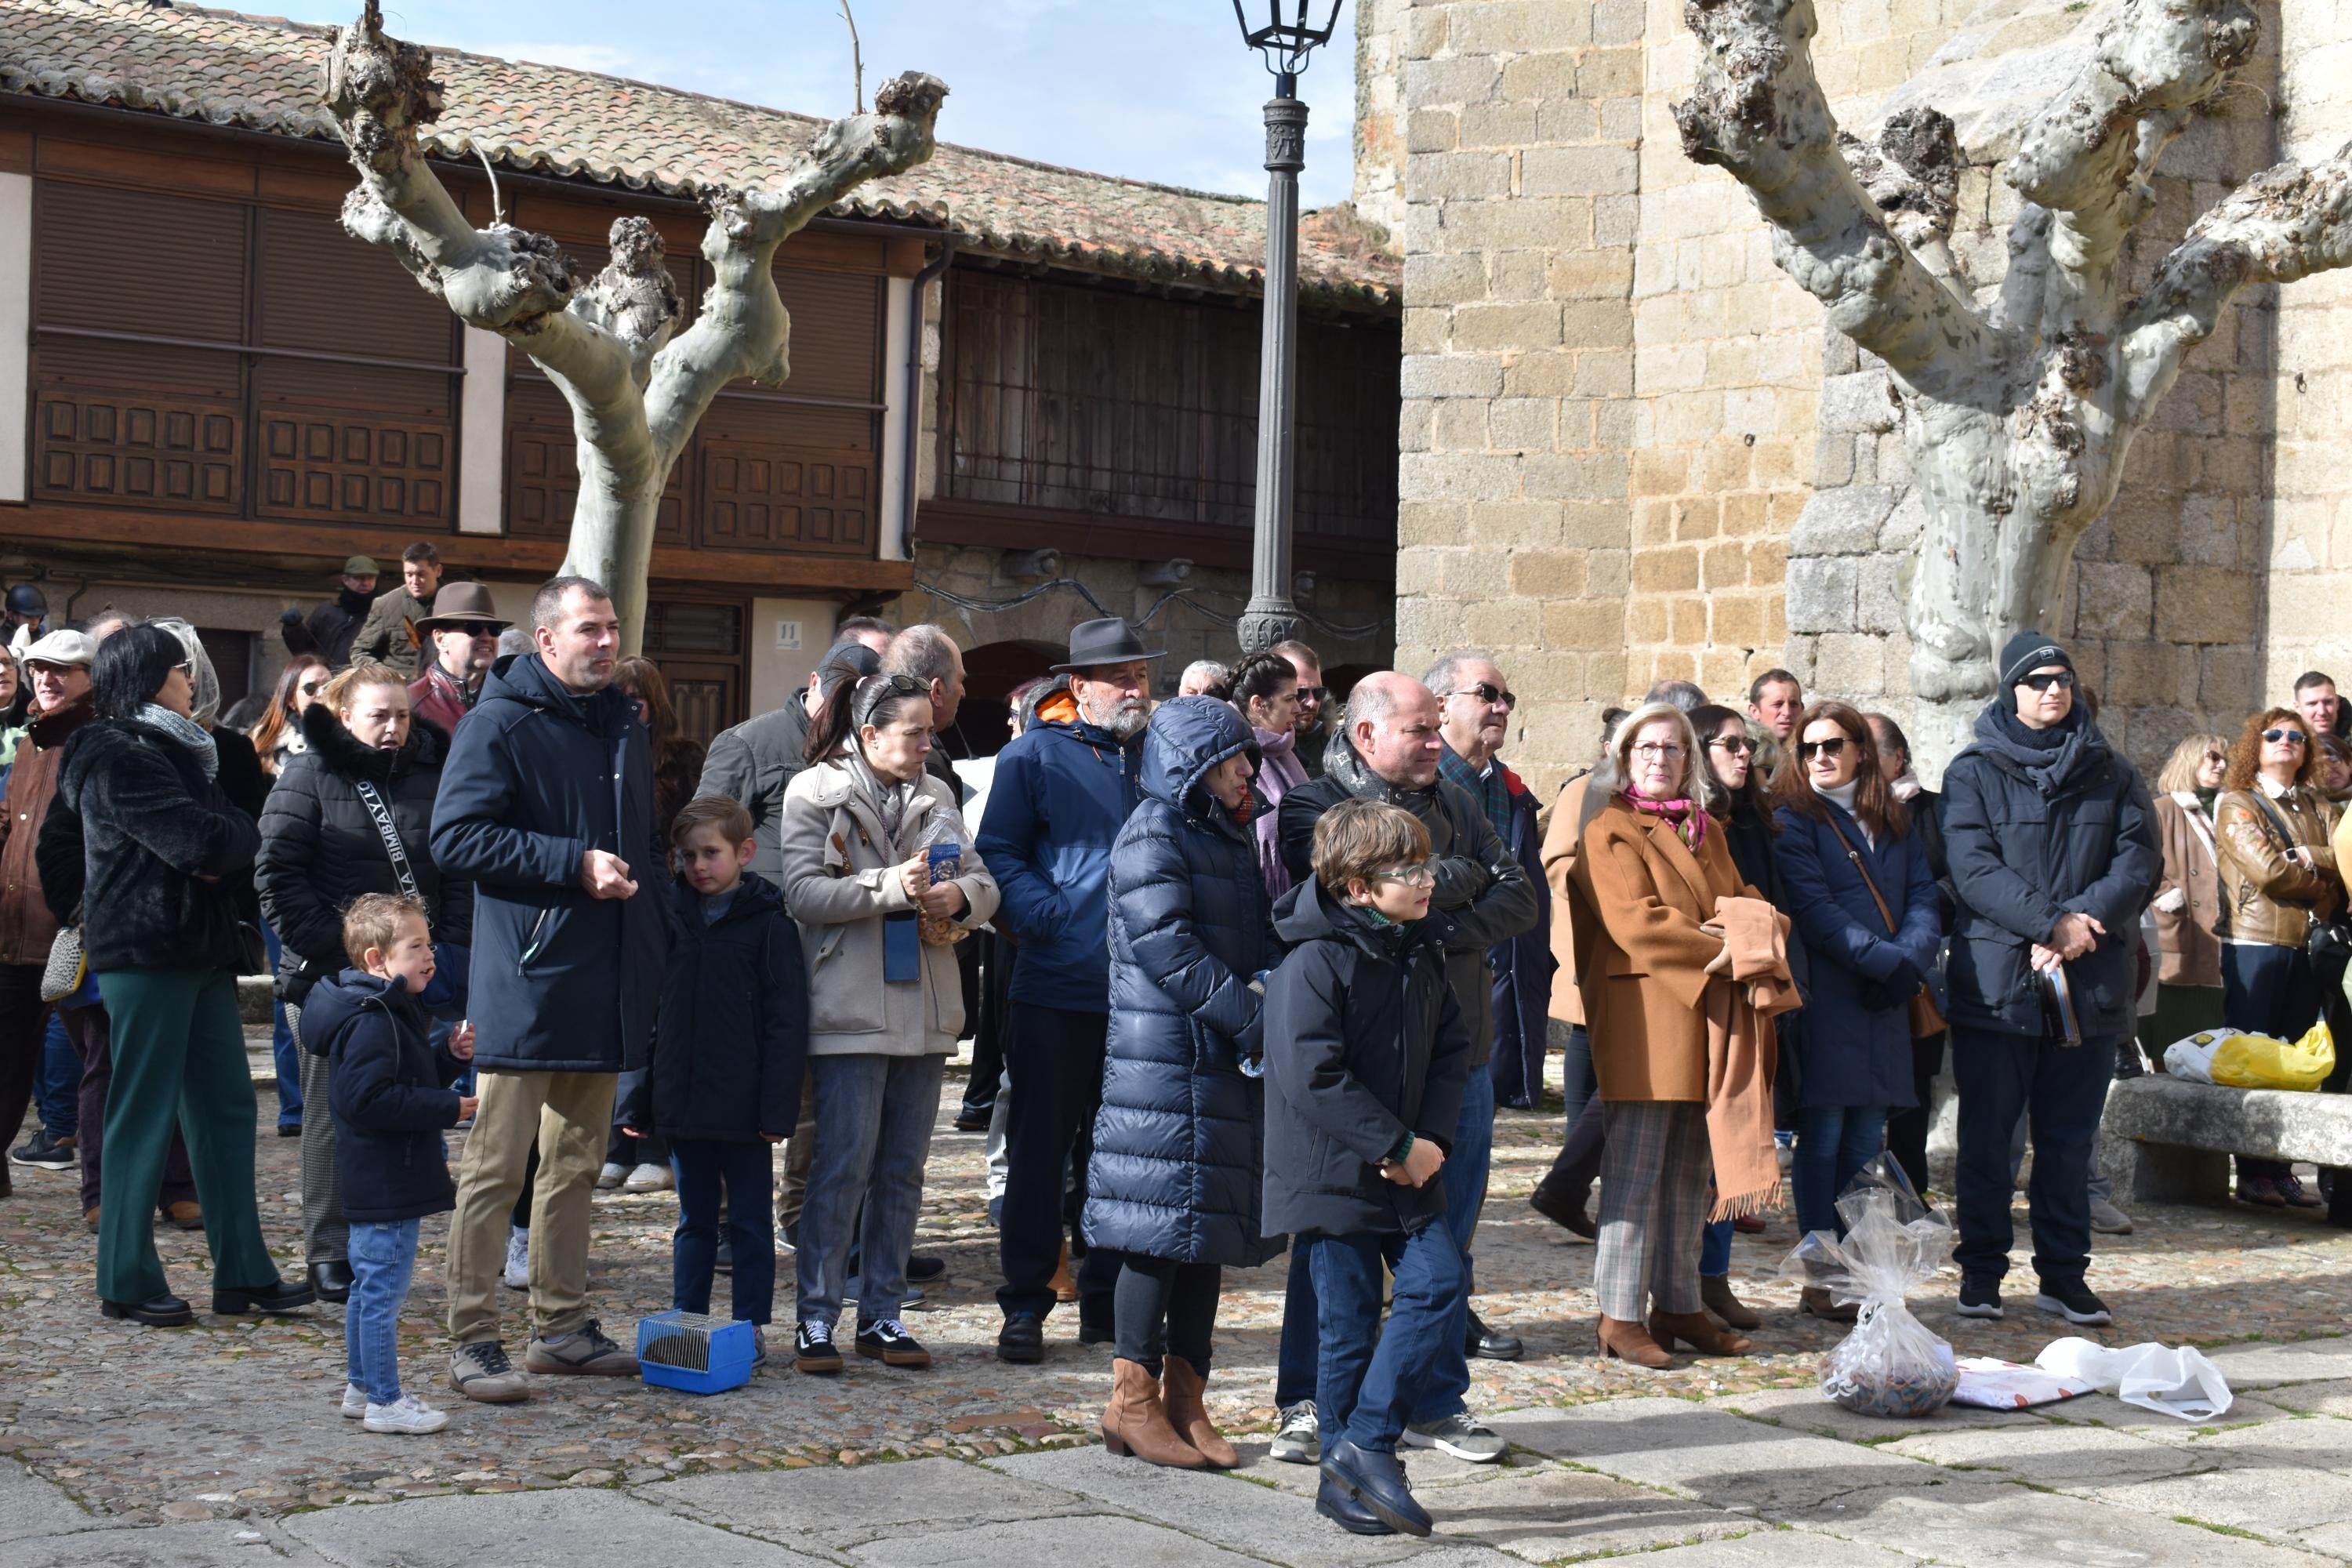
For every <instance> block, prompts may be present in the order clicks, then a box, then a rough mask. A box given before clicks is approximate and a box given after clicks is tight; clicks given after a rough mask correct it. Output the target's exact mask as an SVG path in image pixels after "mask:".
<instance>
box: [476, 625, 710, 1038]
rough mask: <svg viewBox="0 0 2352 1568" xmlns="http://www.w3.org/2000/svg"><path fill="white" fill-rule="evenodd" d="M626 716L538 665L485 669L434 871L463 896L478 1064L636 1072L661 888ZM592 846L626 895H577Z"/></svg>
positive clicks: (649, 1018)
mask: <svg viewBox="0 0 2352 1568" xmlns="http://www.w3.org/2000/svg"><path fill="white" fill-rule="evenodd" d="M646 752H647V746H646V727H645V725H643V724H642V723H640V722H639V721H638V720H637V714H636V706H635V704H634V703H632V702H630V701H629V700H627V699H626V698H625V697H624V696H622V695H621V693H620V692H618V691H616V690H614V689H612V688H611V687H607V688H605V689H604V690H602V691H596V692H591V693H589V694H587V695H585V696H581V695H576V694H574V693H572V692H571V691H569V690H567V689H565V688H564V686H563V684H562V682H561V681H559V680H557V679H555V677H554V676H553V675H551V674H550V673H549V672H548V669H547V667H546V665H545V664H544V663H542V662H541V659H540V657H539V655H537V654H524V655H509V657H507V658H501V659H499V661H498V663H496V664H494V665H492V666H491V667H490V672H489V674H488V676H487V677H485V678H484V679H483V682H482V696H481V700H479V701H478V702H477V703H476V704H475V705H474V711H473V715H472V716H471V717H470V718H468V719H467V721H466V722H465V723H464V724H463V725H462V726H461V727H460V728H459V730H458V732H457V736H456V738H455V739H454V740H452V742H450V747H449V760H448V761H447V762H446V763H443V764H442V769H441V794H440V798H439V800H438V801H437V802H436V805H435V806H434V809H433V836H432V851H433V859H434V861H435V863H436V865H438V866H439V867H440V868H441V874H442V876H444V877H445V878H451V877H454V878H459V879H465V880H467V881H470V882H472V883H473V885H474V923H473V953H472V957H471V961H470V964H469V970H470V973H469V976H468V978H469V983H470V994H469V996H468V998H467V1006H468V1017H469V1019H470V1021H471V1022H472V1023H473V1024H474V1026H475V1027H476V1029H477V1030H478V1036H479V1038H480V1040H481V1042H482V1044H481V1046H480V1047H479V1048H478V1050H477V1052H476V1055H475V1061H476V1063H477V1064H478V1065H479V1066H481V1067H485V1068H492V1069H496V1070H504V1071H510V1072H549V1071H552V1072H620V1071H624V1070H626V1069H630V1068H641V1067H643V1066H645V1065H646V1053H647V1049H648V1047H649V1046H650V1044H651V1040H652V1037H653V1027H654V1017H655V1015H656V1012H657V1011H658V1010H659V1008H660V1005H661V983H662V967H663V963H664V961H665V960H666V959H667V956H668V952H669V941H670V931H669V927H670V921H671V919H672V918H673V916H672V912H671V908H670V902H669V892H668V882H669V879H668V878H667V877H666V876H664V875H663V871H662V868H663V865H664V857H663V856H662V855H661V854H660V853H659V851H658V850H657V849H656V847H655V845H654V842H653V821H654V802H653V770H652V764H651V762H650V759H649V758H648V757H647V754H646ZM591 849H603V850H605V851H608V852H610V853H612V854H614V855H618V856H619V857H620V858H621V859H622V860H623V861H624V862H625V863H626V865H627V866H628V868H629V873H630V876H631V877H632V878H633V879H635V882H636V884H637V890H636V892H635V894H633V895H632V896H630V897H628V898H625V899H597V898H592V897H590V896H589V894H588V891H587V889H584V888H583V887H582V886H581V885H580V865H581V861H582V859H583V857H584V856H585V855H586V854H587V852H588V851H589V850H591Z"/></svg>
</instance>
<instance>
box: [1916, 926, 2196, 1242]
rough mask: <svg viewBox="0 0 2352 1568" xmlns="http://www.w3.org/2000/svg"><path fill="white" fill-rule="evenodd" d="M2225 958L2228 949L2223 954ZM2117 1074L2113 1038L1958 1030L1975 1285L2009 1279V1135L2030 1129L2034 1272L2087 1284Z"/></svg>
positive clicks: (1963, 1221) (1963, 1216) (1963, 1230)
mask: <svg viewBox="0 0 2352 1568" xmlns="http://www.w3.org/2000/svg"><path fill="white" fill-rule="evenodd" d="M2222 951H2223V952H2228V951H2229V950H2228V949H2227V948H2224V949H2223V950H2222ZM2115 1073H2116V1042H2115V1037H2113V1036H2100V1037H2095V1038H2092V1039H2086V1040H2084V1042H2083V1043H2082V1044H2081V1045H2079V1046H2062V1045H2059V1044H2057V1043H2056V1042H2054V1041H2052V1040H2045V1039H2041V1038H2038V1037H2034V1036H2031V1035H2005V1034H1999V1033H1995V1032H1994V1031H1992V1030H1989V1029H1987V1030H1978V1029H1970V1028H1969V1027H1967V1026H1960V1025H1955V1026H1953V1029H1952V1077H1953V1079H1955V1081H1956V1082H1957V1083H1958V1088H1959V1092H1960V1152H1959V1168H1958V1178H1959V1179H1958V1189H1959V1211H1960V1214H1959V1218H1960V1244H1959V1245H1958V1247H1954V1248H1953V1249H1952V1259H1953V1261H1954V1262H1956V1263H1958V1265H1959V1266H1960V1272H1961V1273H1962V1274H1963V1275H1965V1276H1969V1277H1971V1278H1976V1279H1989V1280H1994V1281H1998V1280H1999V1279H2000V1277H2001V1276H2002V1275H2004V1274H2006V1273H2008V1272H2009V1247H2010V1243H2011V1241H2012V1240H2014V1239H2015V1229H2014V1227H2013V1226H2012V1225H2011V1221H2010V1212H2009V1211H2010V1200H2011V1195H2012V1188H2011V1178H2010V1164H2009V1140H2010V1134H2011V1132H2012V1131H2014V1130H2015V1128H2016V1126H2017V1118H2018V1116H2019V1114H2020V1113H2021V1112H2022V1113H2024V1114H2025V1115H2027V1116H2029V1117H2030V1118H2031V1119H2032V1133H2033V1179H2032V1183H2031V1184H2029V1185H2028V1188H2027V1198H2028V1201H2029V1203H2030V1204H2031V1205H2032V1216H2033V1268H2034V1272H2035V1273H2036V1274H2038V1275H2039V1276H2040V1277H2041V1278H2042V1280H2043V1281H2045V1282H2047V1283H2051V1284H2071V1283H2073V1282H2075V1281H2078V1280H2080V1279H2082V1278H2083V1273H2084V1269H2086V1268H2089V1267H2090V1262H2091V1194H2090V1182H2089V1178H2090V1171H2091V1150H2092V1145H2093V1143H2094V1142H2095V1141H2096V1139H2097V1137H2098V1131H2099V1112H2100V1111H2102V1110H2105V1108H2106V1103H2107V1085H2108V1084H2109V1083H2111V1082H2113V1081H2114V1079H2115Z"/></svg>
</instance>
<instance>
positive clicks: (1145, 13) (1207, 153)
mask: <svg viewBox="0 0 2352 1568" xmlns="http://www.w3.org/2000/svg"><path fill="white" fill-rule="evenodd" d="M220 3H226V4H230V5H236V6H237V7H238V8H240V9H250V10H256V11H263V10H267V11H278V12H281V13H282V14H284V15H287V16H293V17H295V18H297V19H299V20H301V21H306V22H327V23H340V22H345V21H348V20H350V18H351V17H352V16H353V15H354V14H356V12H357V10H358V5H357V4H356V0H277V3H275V4H268V5H264V4H259V3H256V0H220ZM1247 4H1248V5H1250V6H1252V7H1253V8H1255V9H1259V10H1262V9H1263V8H1264V7H1265V4H1266V0H1247ZM851 5H852V8H853V9H854V10H855V11H856V15H857V25H858V31H859V33H860V35H861V37H863V39H864V43H865V57H866V84H867V91H868V93H869V94H870V93H871V91H872V88H873V84H874V83H875V82H876V81H877V80H879V79H883V78H885V77H887V76H890V75H892V74H894V73H896V72H898V71H901V70H906V69H910V68H913V69H922V70H928V71H930V72H931V73H932V74H934V75H936V76H940V77H942V78H944V79H946V80H947V83H948V85H949V87H950V89H951V91H952V96H950V99H949V100H948V106H947V109H946V110H945V111H944V113H943V114H942V115H941V117H940V134H941V136H943V137H945V138H946V139H948V140H950V141H954V142H961V143H963V144H965V145H967V146H974V147H984V148H987V149H989V150H990V151H992V152H999V153H1019V154H1021V155H1022V156H1024V157H1029V158H1037V159H1041V160H1044V161H1045V162H1047V163H1066V164H1070V165H1074V166H1076V167H1078V168H1083V169H1091V170H1095V171H1097V172H1100V173H1103V174H1125V175H1129V176H1130V177H1133V178H1137V179H1145V180H1155V181H1160V182H1162V183H1165V184H1179V185H1190V186H1192V187H1195V188H1197V189H1202V190H1212V191H1230V192H1237V193H1243V194H1248V195H1262V194H1263V193H1264V192H1265V171H1264V170H1263V169H1262V168H1261V167H1260V163H1259V160H1260V158H1261V157H1262V155H1263V148H1264V132H1263V131H1262V130H1261V129H1260V119H1259V106H1260V105H1261V104H1262V103H1263V102H1264V101H1265V99H1266V97H1267V96H1268V95H1269V92H1270V85H1271V79H1270V78H1268V77H1267V76H1266V74H1265V70H1264V68H1262V66H1261V65H1260V64H1259V63H1258V60H1257V57H1256V56H1255V55H1252V54H1249V53H1246V52H1244V49H1243V48H1242V45H1241V37H1240V33H1239V31H1238V29H1237V28H1236V27H1235V26H1234V11H1233V5H1232V0H851ZM1327 6H1328V0H1315V5H1314V9H1315V10H1316V11H1318V12H1322V11H1325V10H1326V9H1327ZM384 18H385V23H386V26H387V27H388V28H389V29H390V30H391V31H392V32H393V33H394V34H395V35H396V36H398V37H406V38H410V39H413V40H415V41H416V42H419V43H426V44H442V45H447V46H451V47H457V48H464V49H472V50H477V51H479V52H481V53H484V54H493V55H502V56H506V57H508V58H521V59H530V60H538V61H541V62H543V63H546V64H550V65H568V66H578V67H583V68H588V69H592V70H600V71H608V72H611V73H612V74H614V75H616V76H625V77H634V78H636V79H640V80H646V81H655V82H661V83H665V84H667V85H669V86H673V87H681V88H687V89H691V90H694V91H697V92H708V93H714V94H717V95H719V96H720V97H724V98H732V99H740V100H745V101H748V102H752V103H761V104H769V105H772V106H775V107H778V108H783V109H794V110H803V111H805V112H810V113H832V114H839V113H845V112H846V111H847V110H848V109H849V107H850V85H849V84H850V68H849V38H848V33H847V31H846V29H845V28H844V26H842V23H841V18H840V16H839V13H838V12H837V10H836V9H835V0H668V3H667V4H663V5H646V4H645V3H644V0H630V3H628V4H621V3H618V0H385V5H384ZM1354 37H1355V12H1354V7H1352V6H1343V7H1342V9H1341V12H1340V16H1339V29H1338V31H1337V32H1336V33H1335V34H1334V35H1333V37H1332V40H1331V46H1330V47H1329V49H1328V51H1326V52H1325V53H1324V54H1322V55H1320V56H1318V58H1316V60H1315V62H1314V64H1313V66H1312V68H1310V69H1309V70H1308V71H1307V75H1306V77H1305V78H1304V79H1303V84H1304V87H1305V89H1306V90H1305V94H1304V96H1305V97H1306V99H1307V102H1308V104H1309V105H1310V106H1311V111H1312V119H1311V120H1310V121H1309V132H1310V135H1309V140H1308V144H1307V173H1306V174H1305V175H1304V176H1303V190H1304V195H1305V199H1306V203H1307V205H1309V206H1319V205H1325V204H1328V203H1330V202H1334V201H1339V200H1343V199H1345V197H1346V196H1347V195H1348V190H1349V117H1350V116H1351V114H1352V113H1353V106H1354V98H1355V84H1354V80H1353V74H1352V73H1353V68H1354V54H1355V50H1354Z"/></svg>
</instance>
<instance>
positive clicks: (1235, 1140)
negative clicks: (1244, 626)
mask: <svg viewBox="0 0 2352 1568" xmlns="http://www.w3.org/2000/svg"><path fill="white" fill-rule="evenodd" d="M1235 752H1247V753H1248V754H1249V757H1250V761H1251V763H1252V764H1253V766H1254V765H1255V763H1256V762H1257V743H1256V741H1255V738H1254V737H1253V736H1252V735H1251V734H1250V731H1249V726H1248V725H1247V724H1246V723H1244V721H1242V718H1241V716H1240V715H1239V714H1237V713H1235V712H1234V710H1233V709H1232V708H1231V707H1229V706H1227V705H1226V704H1224V703H1223V702H1220V701H1218V700H1215V699H1214V698H1211V697H1180V698H1177V699H1176V700H1174V701H1172V702H1167V703H1163V704H1161V706H1160V710H1159V711H1158V712H1156V713H1154V714H1153V715H1152V716H1151V728H1150V731H1149V732H1148V733H1147V734H1146V736H1145V738H1144V742H1143V769H1142V773H1143V778H1142V784H1143V804H1142V805H1139V806H1137V807H1136V809H1135V813H1134V815H1133V816H1129V818H1128V819H1127V826H1125V827H1123V828H1121V829H1120V830H1119V835H1118V840H1117V841H1116V842H1115V843H1114V844H1113V845H1112V847H1111V854H1110V1037H1109V1044H1108V1047H1107V1049H1106V1051H1105V1056H1104V1061H1103V1095H1102V1110H1101V1111H1100V1112H1099V1113H1098V1114H1097V1116H1096V1118H1095V1151H1094V1163H1092V1164H1091V1165H1090V1166H1089V1167H1088V1175H1087V1212H1086V1232H1087V1242H1088V1243H1089V1245H1092V1246H1095V1247H1108V1248H1110V1249H1112V1250H1113V1251H1118V1252H1135V1253H1142V1254H1145V1255H1147V1256H1149V1257H1153V1258H1174V1259H1175V1260H1177V1261H1178V1262H1181V1263H1217V1264H1231V1265H1234V1266H1237V1267H1244V1268H1246V1267H1249V1266H1252V1265H1255V1264H1258V1263H1263V1262H1264V1261H1265V1260H1266V1259H1267V1258H1271V1257H1273V1256H1274V1255H1275V1254H1276V1253H1277V1252H1279V1251H1281V1250H1282V1247H1281V1244H1280V1242H1279V1241H1278V1240H1277V1241H1276V1242H1273V1243H1268V1242H1267V1241H1265V1239H1264V1238H1263V1237H1261V1235H1260V1234H1259V1227H1258V1214H1259V1209H1260V1199H1261V1190H1260V1189H1261V1184H1262V1181H1263V1176H1262V1171H1263V1167H1264V1158H1263V1152H1264V1143H1265V1096H1264V1092H1263V1090H1262V1089H1261V1087H1260V1085H1259V1084H1258V1082H1257V1081H1256V1080H1255V1079H1249V1078H1246V1077H1244V1076H1243V1073H1242V1070H1241V1062H1242V1058H1244V1057H1255V1056H1257V1055H1259V1054H1260V1052H1261V1050H1262V1048H1263V1047H1262V1045H1261V1042H1260V1038H1259V1030H1260V1026H1261V1023H1260V1012H1261V1009H1262V1008H1263V1007H1264V1005H1265V998H1264V996H1262V995H1261V994H1259V993H1257V992H1255V991H1253V990H1251V989H1250V980H1251V977H1252V976H1254V975H1255V974H1256V973H1257V972H1258V971H1260V970H1262V969H1267V968H1270V967H1272V965H1273V964H1274V962H1275V959H1276V956H1277V954H1276V947H1275V938H1274V927H1273V924H1272V921H1270V919H1269V918H1268V913H1267V909H1266V900H1265V882H1264V881H1263V880H1262V879H1260V878H1259V876H1258V869H1257V842H1256V839H1255V836H1254V835H1253V834H1252V833H1251V831H1250V829H1249V828H1247V827H1246V826H1242V825H1241V824H1239V823H1236V822H1234V819H1233V817H1232V816H1231V815H1230V814H1228V813H1227V812H1226V811H1225V810H1224V808H1223V806H1220V805H1218V804H1217V803H1216V800H1215V799H1214V797H1213V796H1212V795H1210V794H1209V792H1208V791H1207V790H1205V789H1203V788H1202V787H1201V780H1202V776H1203V775H1205V774H1206V773H1208V772H1209V770H1210V769H1211V768H1213V767H1215V766H1216V765H1217V764H1218V763H1221V762H1223V761H1224V760H1225V759H1226V758H1227V757H1230V756H1232V755H1234V753H1235ZM1253 798H1254V799H1255V797H1253ZM1259 808H1260V809H1263V806H1262V805H1260V807H1259Z"/></svg>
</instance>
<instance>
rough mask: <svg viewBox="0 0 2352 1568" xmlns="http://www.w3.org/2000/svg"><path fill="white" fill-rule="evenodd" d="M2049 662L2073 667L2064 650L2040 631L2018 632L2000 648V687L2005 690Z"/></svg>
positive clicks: (2064, 666) (2068, 667) (2072, 662)
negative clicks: (2006, 644) (2005, 645)
mask: <svg viewBox="0 0 2352 1568" xmlns="http://www.w3.org/2000/svg"><path fill="white" fill-rule="evenodd" d="M2049 664H2055V665H2060V666H2063V668H2067V669H2070V670H2071V669H2073V668H2074V659H2073V658H2069V657H2068V655H2067V653H2066V650H2065V649H2064V648H2063V647H2059V646H2058V645H2057V644H2056V643H2054V642H2053V641H2051V640H2050V639H2049V638H2048V637H2043V636H2042V634H2041V633H2040V632H2034V631H2024V632H2020V633H2018V634H2017V635H2016V636H2015V637H2011V638H2010V639H2009V644H2008V646H2007V647H2003V648H2002V649H2001V650H2000V685H2001V689H2002V690H2004V691H2006V690H2007V689H2010V688H2011V687H2012V686H2015V685H2016V684H2017V683H2018V682H2019V681H2021V680H2023V679H2025V678H2026V677H2027V676H2029V675H2031V674H2032V673H2033V672H2034V671H2035V670H2037V669H2040V668H2042V666H2044V665H2049Z"/></svg>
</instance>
